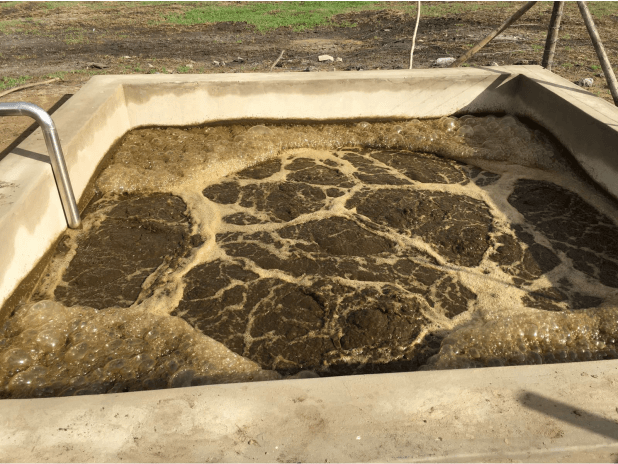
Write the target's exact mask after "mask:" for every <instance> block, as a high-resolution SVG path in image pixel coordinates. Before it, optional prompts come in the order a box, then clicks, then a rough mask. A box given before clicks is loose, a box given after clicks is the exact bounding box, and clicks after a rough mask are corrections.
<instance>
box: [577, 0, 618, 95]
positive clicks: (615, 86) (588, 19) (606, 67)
mask: <svg viewBox="0 0 618 464" xmlns="http://www.w3.org/2000/svg"><path fill="white" fill-rule="evenodd" d="M577 6H578V7H579V12H580V13H581V14H582V18H584V23H586V29H588V34H590V38H591V39H592V45H594V49H595V51H596V52H597V56H598V57H599V61H600V62H601V68H603V74H605V79H607V85H608V86H609V91H610V92H611V94H612V98H613V99H614V104H615V105H616V106H618V82H616V75H615V74H614V70H613V69H612V65H611V64H610V63H609V60H608V59H607V54H606V53H605V48H603V44H602V43H601V37H599V33H598V32H597V28H596V26H595V25H594V21H593V20H592V15H591V14H590V11H588V6H587V5H586V2H577Z"/></svg>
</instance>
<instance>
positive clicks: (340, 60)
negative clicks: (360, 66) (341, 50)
mask: <svg viewBox="0 0 618 464" xmlns="http://www.w3.org/2000/svg"><path fill="white" fill-rule="evenodd" d="M335 61H337V62H338V63H341V62H342V61H343V58H339V57H337V59H336V60H335Z"/></svg>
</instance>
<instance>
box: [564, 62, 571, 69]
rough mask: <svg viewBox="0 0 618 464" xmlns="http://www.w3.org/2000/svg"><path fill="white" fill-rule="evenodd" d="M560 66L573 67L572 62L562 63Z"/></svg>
mask: <svg viewBox="0 0 618 464" xmlns="http://www.w3.org/2000/svg"><path fill="white" fill-rule="evenodd" d="M562 67H563V68H566V69H571V68H572V67H573V63H562Z"/></svg>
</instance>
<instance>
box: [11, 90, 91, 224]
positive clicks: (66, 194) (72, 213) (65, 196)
mask: <svg viewBox="0 0 618 464" xmlns="http://www.w3.org/2000/svg"><path fill="white" fill-rule="evenodd" d="M0 116H30V117H31V118H33V119H34V120H35V121H36V122H37V123H38V124H39V126H40V127H41V130H42V131H43V137H44V138H45V145H47V152H48V153H49V158H50V160H51V166H52V171H53V173H54V177H55V179H56V186H57V187H58V193H59V194H60V201H61V202H62V208H63V209H64V214H65V216H66V219H67V224H68V225H69V227H70V228H71V229H76V228H78V227H79V226H80V224H81V218H80V217H79V209H78V208H77V203H76V202H75V196H74V195H73V188H72V187H71V180H70V179H69V172H68V170H67V165H66V163H65V162H64V155H63V153H62V146H61V145H60V138H59V137H58V132H57V131H56V125H55V124H54V121H53V120H52V118H51V116H50V115H49V114H47V112H46V111H45V110H44V109H43V108H41V107H39V106H37V105H34V104H32V103H26V102H16V103H0Z"/></svg>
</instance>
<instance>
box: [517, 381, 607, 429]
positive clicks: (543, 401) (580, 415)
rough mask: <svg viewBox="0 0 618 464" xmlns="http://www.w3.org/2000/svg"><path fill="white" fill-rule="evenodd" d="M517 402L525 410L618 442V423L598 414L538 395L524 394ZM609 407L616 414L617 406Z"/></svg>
mask: <svg viewBox="0 0 618 464" xmlns="http://www.w3.org/2000/svg"><path fill="white" fill-rule="evenodd" d="M517 400H518V401H519V403H520V404H521V405H522V406H523V407H525V408H528V409H532V410H534V411H538V412H540V413H541V414H545V415H546V416H549V417H553V418H555V419H558V420H560V421H562V422H567V423H569V424H571V425H574V426H575V427H579V428H581V429H585V430H589V431H590V432H593V433H596V434H598V435H602V436H604V437H607V438H610V439H612V440H615V441H618V423H617V422H615V421H612V420H609V419H606V418H604V417H602V416H599V415H598V414H594V413H591V412H588V411H586V410H584V409H581V408H579V407H578V406H573V405H570V404H567V403H563V402H561V401H557V400H555V399H553V398H546V397H544V396H542V395H539V394H537V393H531V392H526V393H522V394H521V395H520V396H519V398H518V399H517ZM608 407H610V408H611V412H612V413H616V411H615V410H614V408H615V407H616V406H615V404H613V403H612V404H611V405H608Z"/></svg>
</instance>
